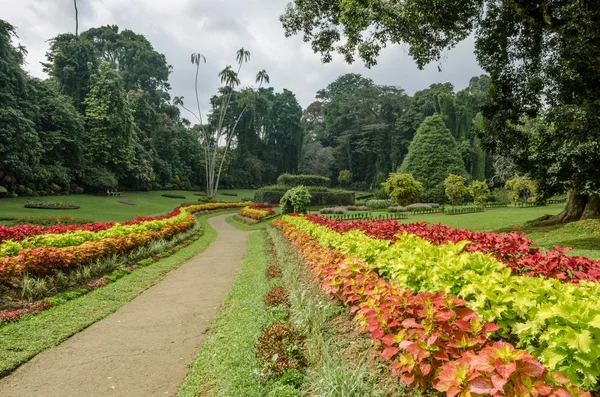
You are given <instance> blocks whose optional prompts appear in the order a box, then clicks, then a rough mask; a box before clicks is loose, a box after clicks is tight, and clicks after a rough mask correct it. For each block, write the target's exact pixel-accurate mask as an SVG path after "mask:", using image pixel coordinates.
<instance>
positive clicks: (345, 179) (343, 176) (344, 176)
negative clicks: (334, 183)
mask: <svg viewBox="0 0 600 397" xmlns="http://www.w3.org/2000/svg"><path fill="white" fill-rule="evenodd" d="M351 182H352V173H351V172H350V171H349V170H341V171H340V173H339V175H338V183H339V184H340V185H342V186H348V185H349V184H350V183H351Z"/></svg>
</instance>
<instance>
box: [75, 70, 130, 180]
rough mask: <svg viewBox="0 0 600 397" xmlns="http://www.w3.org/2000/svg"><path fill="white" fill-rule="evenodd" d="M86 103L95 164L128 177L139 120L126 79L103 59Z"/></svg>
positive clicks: (88, 142)
mask: <svg viewBox="0 0 600 397" xmlns="http://www.w3.org/2000/svg"><path fill="white" fill-rule="evenodd" d="M85 105H86V113H85V123H86V130H87V134H86V150H87V153H88V156H89V157H90V158H91V159H92V160H93V163H94V165H98V166H100V167H104V168H106V169H107V170H108V171H110V172H112V173H113V174H115V175H116V176H117V177H118V178H122V177H124V176H125V175H126V173H127V172H128V171H129V170H130V169H131V167H132V166H133V164H134V161H135V145H136V142H137V139H136V135H135V130H134V128H135V123H134V120H133V112H132V111H131V109H130V107H129V105H128V104H127V100H126V96H125V90H124V89H123V82H122V80H121V78H120V76H119V74H118V72H117V71H116V70H115V69H113V68H112V66H111V64H110V63H109V62H103V63H102V64H101V65H100V71H99V72H98V74H96V75H94V76H92V86H91V89H90V93H89V94H88V96H87V97H86V98H85ZM90 187H91V188H93V186H90Z"/></svg>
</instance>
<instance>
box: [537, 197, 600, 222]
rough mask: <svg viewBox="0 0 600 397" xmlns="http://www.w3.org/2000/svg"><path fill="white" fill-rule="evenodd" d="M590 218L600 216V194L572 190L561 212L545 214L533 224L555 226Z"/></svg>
mask: <svg viewBox="0 0 600 397" xmlns="http://www.w3.org/2000/svg"><path fill="white" fill-rule="evenodd" d="M590 218H600V196H597V195H592V196H590V195H586V194H580V193H576V192H571V193H570V194H569V199H568V200H567V205H566V206H565V209H564V210H563V211H562V212H561V213H560V214H558V215H545V216H543V217H541V218H538V219H536V220H534V221H533V225H534V226H553V225H558V224H561V223H569V222H575V221H579V220H582V219H590Z"/></svg>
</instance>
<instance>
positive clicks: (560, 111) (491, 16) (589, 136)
mask: <svg viewBox="0 0 600 397" xmlns="http://www.w3.org/2000/svg"><path fill="white" fill-rule="evenodd" d="M281 21H282V23H283V25H284V27H285V29H286V35H292V34H296V33H299V32H302V33H303V34H304V39H305V41H312V45H313V49H314V50H315V51H317V52H320V53H321V54H322V55H323V60H324V61H330V60H331V54H332V52H333V51H335V50H337V51H339V52H341V53H342V54H343V55H344V57H345V59H346V61H348V62H352V61H353V60H354V59H355V55H356V54H358V55H359V56H360V57H361V58H362V59H363V60H364V61H365V62H366V64H367V66H372V65H374V64H375V63H376V59H377V56H378V55H379V52H380V50H381V48H383V47H385V45H386V43H388V42H391V43H405V44H408V45H409V54H410V55H411V56H412V57H413V58H414V59H415V61H416V62H417V66H418V67H420V68H423V67H424V66H425V65H426V64H427V63H429V62H432V61H439V60H440V58H441V55H442V53H443V51H445V50H447V49H449V48H452V47H454V46H455V45H456V44H458V43H459V42H460V41H462V40H464V39H465V38H467V37H468V36H469V35H471V34H474V35H475V42H476V55H477V59H478V61H479V63H480V65H481V66H482V67H483V69H484V70H485V71H486V72H487V73H488V74H489V75H490V78H491V82H492V88H491V90H490V97H489V104H488V105H487V106H486V109H485V116H486V118H487V119H488V120H489V121H490V122H489V123H488V127H486V129H485V132H484V134H483V135H482V141H483V142H484V144H485V145H486V146H487V147H488V148H489V149H491V150H493V151H494V152H496V153H499V154H501V155H503V156H506V157H510V158H511V159H512V160H513V161H514V163H515V164H516V165H517V166H518V167H519V168H520V169H521V171H522V172H526V173H530V174H531V175H533V176H534V177H535V179H536V181H537V182H538V186H539V190H538V192H539V193H540V195H541V197H542V198H544V197H548V196H550V195H552V194H555V193H561V192H564V191H569V192H570V195H569V201H568V203H567V206H566V208H565V210H564V211H563V212H562V213H561V214H560V215H558V216H556V217H553V218H551V219H550V220H549V223H556V222H568V221H573V220H577V219H581V218H586V217H591V216H600V196H599V194H600V180H599V179H598V178H597V177H596V173H597V164H599V163H600V150H598V146H599V144H600V119H599V118H598V117H597V115H598V113H600V89H599V88H600V70H598V68H597V65H598V64H599V63H600V31H599V30H598V28H597V27H598V25H599V24H600V7H598V4H597V3H596V2H595V1H580V0H565V1H550V2H549V1H546V0H531V1H522V0H506V1H496V0H469V1H462V0H450V1H447V2H445V3H444V5H443V7H441V6H440V4H439V2H438V1H437V0H407V1H403V2H396V1H388V2H379V1H377V2H372V1H367V2H364V1H345V0H337V1H329V2H308V1H303V0H295V1H294V3H293V4H291V5H290V6H289V7H288V8H287V10H286V12H285V14H284V15H283V16H282V17H281ZM342 34H343V35H344V36H345V42H344V43H343V44H341V45H338V44H339V42H340V40H341V39H342ZM538 115H542V116H543V117H544V118H543V119H542V120H544V123H546V125H547V127H546V128H543V129H536V130H535V131H536V132H535V133H531V130H530V129H528V128H522V127H523V125H524V124H525V123H526V119H525V118H524V117H525V116H526V117H535V116H538ZM540 142H543V143H547V145H544V144H541V145H540V144H539V143H540ZM549 147H552V150H549ZM557 152H559V153H561V156H560V159H556V158H554V157H553V156H552V154H553V153H557Z"/></svg>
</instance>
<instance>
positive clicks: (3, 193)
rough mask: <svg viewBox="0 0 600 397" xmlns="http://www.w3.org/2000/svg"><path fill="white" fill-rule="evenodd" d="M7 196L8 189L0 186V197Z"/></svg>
mask: <svg viewBox="0 0 600 397" xmlns="http://www.w3.org/2000/svg"><path fill="white" fill-rule="evenodd" d="M6 196H8V190H6V188H5V187H4V186H0V197H6Z"/></svg>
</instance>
